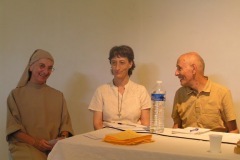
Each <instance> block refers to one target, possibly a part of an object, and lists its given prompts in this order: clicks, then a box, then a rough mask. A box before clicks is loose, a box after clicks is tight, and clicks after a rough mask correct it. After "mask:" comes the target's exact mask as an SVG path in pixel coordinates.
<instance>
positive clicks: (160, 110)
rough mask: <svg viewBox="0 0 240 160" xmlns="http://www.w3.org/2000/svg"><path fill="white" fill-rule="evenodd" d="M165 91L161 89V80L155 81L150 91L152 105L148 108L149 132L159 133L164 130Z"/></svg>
mask: <svg viewBox="0 0 240 160" xmlns="http://www.w3.org/2000/svg"><path fill="white" fill-rule="evenodd" d="M165 99H166V91H165V90H163V87H162V81H157V82H156V85H155V87H154V89H153V92H152V93H151V100H152V106H151V110H150V132H151V133H161V132H163V131H164V105H165Z"/></svg>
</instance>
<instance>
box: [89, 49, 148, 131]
mask: <svg viewBox="0 0 240 160" xmlns="http://www.w3.org/2000/svg"><path fill="white" fill-rule="evenodd" d="M108 59H109V62H110V65H111V73H112V74H113V76H114V77H113V80H112V81H111V82H109V83H107V84H103V85H102V86H100V87H98V88H97V90H96V91H95V93H94V96H93V98H92V100H91V102H90V105H89V109H90V110H91V111H93V125H94V129H95V130H97V129H101V128H103V122H104V121H106V122H113V121H114V122H124V123H140V124H142V125H145V126H148V125H149V121H150V119H149V118H150V115H149V114H150V107H151V99H150V96H149V94H148V92H147V90H146V88H145V87H144V86H142V85H139V84H136V83H134V82H133V81H131V80H130V76H131V75H132V71H133V69H134V68H135V63H134V53H133V50H132V48H130V47H129V46H125V45H122V46H115V47H113V48H112V49H111V50H110V53H109V58H108Z"/></svg>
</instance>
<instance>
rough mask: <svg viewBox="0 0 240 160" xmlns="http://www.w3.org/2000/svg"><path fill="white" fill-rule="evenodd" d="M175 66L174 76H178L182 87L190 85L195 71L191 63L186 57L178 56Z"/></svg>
mask: <svg viewBox="0 0 240 160" xmlns="http://www.w3.org/2000/svg"><path fill="white" fill-rule="evenodd" d="M176 67H177V69H176V71H175V76H177V77H178V78H179V80H180V83H181V85H182V86H184V87H191V85H192V82H193V80H194V72H195V71H194V67H193V65H192V64H191V63H190V61H189V60H187V57H185V56H182V57H180V58H179V59H178V61H177V65H176Z"/></svg>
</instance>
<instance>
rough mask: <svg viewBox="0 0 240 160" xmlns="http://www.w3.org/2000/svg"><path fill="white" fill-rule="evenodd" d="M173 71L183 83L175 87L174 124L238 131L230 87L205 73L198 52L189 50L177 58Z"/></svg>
mask: <svg viewBox="0 0 240 160" xmlns="http://www.w3.org/2000/svg"><path fill="white" fill-rule="evenodd" d="M176 67H177V69H176V72H175V75H176V76H177V77H178V78H179V79H180V83H181V85H182V87H181V88H179V89H178V90H177V91H176V94H175V98H174V104H173V111H172V118H173V121H174V125H173V128H186V127H200V128H208V129H211V130H214V131H223V132H231V133H239V131H238V128H237V123H236V115H235V112H234V107H233V102H232V97H231V93H230V91H229V90H228V89H227V88H225V87H223V86H221V85H219V84H216V83H214V82H212V81H211V80H209V79H208V77H206V76H204V68H205V64H204V61H203V59H202V58H201V57H200V56H199V54H197V53H195V52H189V53H185V54H183V55H181V56H180V57H179V58H178V60H177V65H176Z"/></svg>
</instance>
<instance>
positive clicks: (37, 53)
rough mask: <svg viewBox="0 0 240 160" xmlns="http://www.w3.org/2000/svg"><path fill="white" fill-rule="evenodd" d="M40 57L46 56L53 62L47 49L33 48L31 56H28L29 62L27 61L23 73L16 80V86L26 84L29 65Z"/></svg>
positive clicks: (28, 78) (28, 76)
mask: <svg viewBox="0 0 240 160" xmlns="http://www.w3.org/2000/svg"><path fill="white" fill-rule="evenodd" d="M42 58H47V59H50V60H52V61H53V62H54V59H53V57H52V55H51V54H50V53H49V52H47V51H44V50H42V49H37V50H35V51H34V52H33V54H32V56H31V57H30V59H29V62H28V64H27V67H26V68H25V70H24V72H23V74H22V77H21V79H20V80H19V82H18V85H17V87H23V86H25V85H26V84H27V82H28V81H29V80H30V78H31V77H30V72H29V68H30V66H31V65H32V64H33V63H34V62H36V61H38V60H39V59H42Z"/></svg>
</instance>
